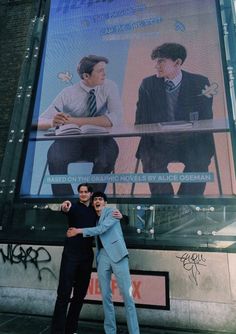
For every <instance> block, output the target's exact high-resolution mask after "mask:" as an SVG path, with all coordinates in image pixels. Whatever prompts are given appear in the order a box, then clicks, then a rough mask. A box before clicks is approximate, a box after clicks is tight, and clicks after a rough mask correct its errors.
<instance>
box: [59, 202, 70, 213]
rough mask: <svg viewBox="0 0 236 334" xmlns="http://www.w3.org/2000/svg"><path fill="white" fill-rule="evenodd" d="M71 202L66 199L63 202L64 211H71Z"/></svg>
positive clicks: (62, 208)
mask: <svg viewBox="0 0 236 334" xmlns="http://www.w3.org/2000/svg"><path fill="white" fill-rule="evenodd" d="M71 205H72V204H71V202H70V201H64V202H63V203H62V204H61V210H62V211H63V212H69V211H70V208H71Z"/></svg>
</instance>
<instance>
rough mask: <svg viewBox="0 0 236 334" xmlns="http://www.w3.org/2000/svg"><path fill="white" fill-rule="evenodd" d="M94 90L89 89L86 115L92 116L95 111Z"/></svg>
mask: <svg viewBox="0 0 236 334" xmlns="http://www.w3.org/2000/svg"><path fill="white" fill-rule="evenodd" d="M94 92H95V90H94V89H91V90H90V91H89V97H88V116H89V117H92V116H94V115H95V114H96V112H97V104H96V96H95V94H94Z"/></svg>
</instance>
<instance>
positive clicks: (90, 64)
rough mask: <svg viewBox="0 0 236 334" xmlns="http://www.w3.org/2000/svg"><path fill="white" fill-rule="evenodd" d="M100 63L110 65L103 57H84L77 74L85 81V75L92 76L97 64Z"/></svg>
mask: <svg viewBox="0 0 236 334" xmlns="http://www.w3.org/2000/svg"><path fill="white" fill-rule="evenodd" d="M100 61H104V62H105V63H106V64H108V62H109V60H108V59H107V58H105V57H103V56H95V55H89V56H86V57H83V58H82V59H81V60H80V62H79V65H78V67H77V72H78V74H79V76H80V78H81V79H83V74H84V73H87V74H89V75H90V74H91V73H92V72H93V68H94V66H95V65H96V64H97V63H100Z"/></svg>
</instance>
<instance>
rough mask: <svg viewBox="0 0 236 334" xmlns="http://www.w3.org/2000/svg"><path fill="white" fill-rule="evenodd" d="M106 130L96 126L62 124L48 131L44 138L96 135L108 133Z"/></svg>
mask: <svg viewBox="0 0 236 334" xmlns="http://www.w3.org/2000/svg"><path fill="white" fill-rule="evenodd" d="M108 132H109V131H108V129H107V128H104V127H102V126H98V125H91V124H85V125H81V126H79V125H76V124H64V125H61V126H59V127H57V128H54V129H49V130H48V131H47V133H45V136H69V135H80V134H86V133H87V134H96V133H108Z"/></svg>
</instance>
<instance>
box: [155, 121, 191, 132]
mask: <svg viewBox="0 0 236 334" xmlns="http://www.w3.org/2000/svg"><path fill="white" fill-rule="evenodd" d="M160 126H161V128H163V129H167V130H169V129H188V128H191V127H192V126H193V122H191V121H174V122H161V123H160Z"/></svg>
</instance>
